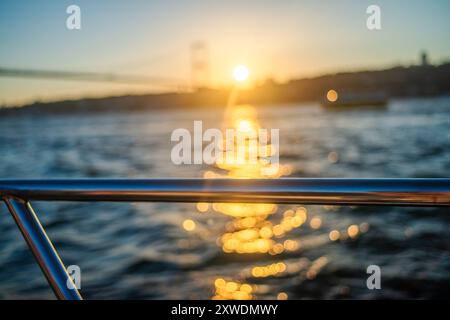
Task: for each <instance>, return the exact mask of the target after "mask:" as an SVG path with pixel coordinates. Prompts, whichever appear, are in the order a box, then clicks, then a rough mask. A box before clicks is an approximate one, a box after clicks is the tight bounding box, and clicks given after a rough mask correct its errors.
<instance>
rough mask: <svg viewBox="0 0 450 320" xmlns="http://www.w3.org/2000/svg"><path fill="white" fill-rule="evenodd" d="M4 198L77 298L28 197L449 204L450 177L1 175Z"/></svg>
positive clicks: (51, 271)
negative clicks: (57, 177) (50, 177)
mask: <svg viewBox="0 0 450 320" xmlns="http://www.w3.org/2000/svg"><path fill="white" fill-rule="evenodd" d="M0 198H1V199H3V200H4V201H5V203H6V205H7V206H8V209H9V211H10V213H11V214H12V216H13V218H14V220H15V222H16V224H17V226H18V227H19V229H20V231H21V232H22V235H23V237H24V239H25V241H26V242H27V244H28V246H29V248H30V250H31V251H32V253H33V255H34V256H35V258H36V261H37V263H38V264H39V266H40V267H41V269H42V271H43V273H44V275H45V277H46V278H47V281H48V282H49V284H50V286H51V287H52V289H53V291H54V292H55V295H56V296H57V297H58V298H59V299H70V300H79V299H81V295H80V293H79V292H78V290H77V289H76V287H75V285H74V284H73V282H71V281H72V279H71V277H70V276H69V275H68V273H67V270H66V268H65V267H64V264H63V263H62V261H61V259H60V258H59V255H58V253H57V251H56V249H55V248H54V247H53V244H52V243H51V241H50V239H49V238H48V236H47V234H46V233H45V230H44V228H43V227H42V225H41V223H40V222H39V219H38V217H37V215H36V213H35V212H34V211H33V208H32V207H31V204H30V203H29V201H30V200H45V201H47V200H49V201H55V200H56V201H58V200H65V201H169V202H200V201H201V202H246V203H250V202H260V203H280V204H281V203H301V204H333V205H394V206H450V179H300V178H287V179H75V180H66V179H65V180H1V179H0ZM70 283H71V284H72V285H70V286H69V285H68V284H70Z"/></svg>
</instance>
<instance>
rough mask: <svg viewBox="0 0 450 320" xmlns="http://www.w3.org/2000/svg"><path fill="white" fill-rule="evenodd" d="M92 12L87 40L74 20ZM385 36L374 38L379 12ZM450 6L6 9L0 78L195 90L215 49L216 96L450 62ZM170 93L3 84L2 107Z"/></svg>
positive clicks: (316, 3) (359, 3)
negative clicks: (51, 74) (248, 86)
mask: <svg viewBox="0 0 450 320" xmlns="http://www.w3.org/2000/svg"><path fill="white" fill-rule="evenodd" d="M72 4H76V5H78V6H79V7H80V9H81V30H69V29H67V28H66V19H67V17H68V14H67V13H66V8H67V7H68V6H69V5H72ZM371 4H376V5H378V6H379V7H380V8H381V30H376V31H370V30H368V29H367V27H366V19H367V17H368V14H367V13H366V9H367V7H368V6H369V5H371ZM449 31H450V1H448V0H427V1H425V0H421V1H419V0H395V1H392V0H387V1H384V0H371V1H365V0H340V1H330V0H310V1H306V0H305V1H300V0H283V1H280V0H278V1H275V0H273V1H264V0H258V1H257V0H240V1H236V0H227V1H214V0H208V1H200V0H189V1H186V0H184V1H179V0H166V1H156V0H153V1H140V0H134V1H124V0H70V1H65V0H60V1H54V0H48V1H45V0H41V1H32V0H28V1H26V0H15V1H8V0H0V48H1V49H0V68H23V69H49V70H62V71H87V72H108V73H110V72H113V73H117V74H135V75H145V76H158V77H164V78H174V79H179V81H180V82H183V83H189V81H190V80H191V62H190V61H191V60H190V47H191V44H192V43H194V42H196V41H202V42H204V43H206V44H207V47H208V52H209V59H208V61H209V75H210V84H211V85H212V86H216V87H220V86H226V85H230V83H231V81H232V79H231V74H232V68H233V66H235V65H237V64H244V65H247V66H248V67H249V69H250V76H251V78H250V80H251V81H252V82H254V83H256V82H260V81H263V80H264V79H266V78H274V79H275V80H277V81H288V80H289V79H292V78H302V77H311V76H315V75H321V74H324V73H332V72H338V71H348V70H359V69H372V68H373V69H380V68H385V67H390V66H393V65H398V64H402V65H411V64H417V63H418V62H419V54H420V52H421V51H422V50H426V51H427V52H428V55H429V58H430V61H431V63H435V64H438V63H442V62H443V61H450V32H449ZM157 90H167V88H166V89H163V88H162V87H156V86H149V85H136V84H116V83H98V82H96V83H93V82H75V81H61V80H46V79H19V78H0V105H14V104H23V103H29V102H32V101H37V100H40V101H48V100H58V99H67V98H80V97H97V96H107V95H120V94H127V93H143V92H148V91H157Z"/></svg>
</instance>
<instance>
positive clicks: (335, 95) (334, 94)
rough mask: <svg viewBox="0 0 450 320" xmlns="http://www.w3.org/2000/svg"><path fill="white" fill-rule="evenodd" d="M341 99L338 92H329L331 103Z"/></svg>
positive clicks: (328, 97)
mask: <svg viewBox="0 0 450 320" xmlns="http://www.w3.org/2000/svg"><path fill="white" fill-rule="evenodd" d="M338 98H339V95H338V93H337V91H336V90H329V91H328V92H327V100H328V101H330V102H335V101H337V99H338Z"/></svg>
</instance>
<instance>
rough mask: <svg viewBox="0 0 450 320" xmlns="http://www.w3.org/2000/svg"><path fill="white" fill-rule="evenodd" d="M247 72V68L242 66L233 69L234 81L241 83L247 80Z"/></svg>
mask: <svg viewBox="0 0 450 320" xmlns="http://www.w3.org/2000/svg"><path fill="white" fill-rule="evenodd" d="M249 73H250V72H249V71H248V68H247V67H246V66H244V65H242V64H241V65H238V66H236V67H234V69H233V77H234V80H236V81H238V82H242V81H245V80H247V78H248V75H249Z"/></svg>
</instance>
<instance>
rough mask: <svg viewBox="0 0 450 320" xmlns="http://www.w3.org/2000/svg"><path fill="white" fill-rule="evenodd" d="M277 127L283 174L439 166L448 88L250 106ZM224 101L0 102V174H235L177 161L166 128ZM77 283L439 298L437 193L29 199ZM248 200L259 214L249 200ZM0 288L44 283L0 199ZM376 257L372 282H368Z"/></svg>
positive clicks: (87, 292)
mask: <svg viewBox="0 0 450 320" xmlns="http://www.w3.org/2000/svg"><path fill="white" fill-rule="evenodd" d="M254 110H256V112H254V113H255V114H252V115H251V117H252V119H251V120H252V121H253V122H252V123H253V124H258V125H259V126H261V127H263V128H279V129H280V143H281V146H280V149H281V150H280V154H281V158H280V162H281V164H282V166H283V167H282V168H283V169H282V174H283V175H286V176H290V177H449V172H450V99H449V98H439V99H437V98H436V99H420V100H398V101H392V102H391V103H390V104H389V107H388V109H387V110H382V111H377V110H358V111H345V112H329V111H324V110H322V109H321V108H320V107H319V106H318V105H315V104H311V105H302V106H300V105H299V106H271V107H255V108H254ZM222 118H223V110H218V109H208V110H193V111H190V112H187V111H182V112H180V111H179V110H177V111H175V110H173V111H171V110H169V111H164V112H163V111H155V112H146V113H116V114H107V115H105V114H90V115H79V114H78V115H54V116H49V115H33V116H29V115H16V116H7V117H5V116H3V117H1V118H0V154H1V156H0V160H1V161H0V177H2V178H71V177H92V178H111V177H127V178H149V177H150V178H151V177H204V176H207V177H211V176H215V175H218V174H220V175H222V176H227V175H228V176H239V175H242V174H245V172H248V171H249V170H250V171H251V168H235V167H233V166H222V167H220V166H207V165H204V166H200V165H196V166H194V165H193V166H176V165H174V164H172V162H171V160H170V152H171V148H172V147H173V145H174V144H173V143H171V142H170V135H171V133H172V131H173V130H174V129H176V128H187V129H190V130H192V128H193V121H194V120H203V121H204V128H215V127H219V128H220V125H221V123H222V121H221V119H222ZM34 206H35V209H36V211H37V212H38V213H39V214H40V217H41V219H42V223H43V224H44V226H45V227H46V230H47V232H48V234H49V236H50V238H51V239H52V240H53V242H54V244H55V246H56V248H57V249H58V250H59V252H60V255H61V257H62V259H63V261H64V262H65V264H66V265H70V264H76V265H79V266H80V268H81V270H82V294H83V295H84V296H85V297H87V298H100V299H103V298H139V299H140V298H145V299H210V298H240V299H255V298H256V299H277V298H278V299H285V298H288V299H310V298H319V299H329V298H333V299H334V298H337V299H345V298H354V299H366V298H371V299H382V298H448V297H449V296H450V295H449V293H450V251H449V249H450V230H449V227H450V215H449V213H450V212H449V209H446V208H443V209H437V208H434V209H433V208H394V207H335V206H302V205H301V204H299V205H297V206H291V205H282V206H281V205H280V206H275V205H270V204H268V205H266V206H260V207H255V206H248V205H245V204H240V205H239V204H238V205H230V206H228V207H227V206H225V205H221V204H215V205H211V204H170V203H130V204H128V203H74V202H52V203H48V202H36V203H34ZM256 213H258V214H256ZM0 217H1V218H0V298H53V294H52V292H51V290H50V289H49V288H48V286H47V284H46V282H45V280H44V278H43V276H42V274H41V272H40V270H39V268H38V267H37V266H36V264H35V262H34V260H33V257H32V256H31V254H30V253H29V251H28V250H27V248H26V246H25V244H24V241H23V240H22V238H21V236H20V234H19V231H18V230H17V228H16V227H15V225H14V223H13V221H12V219H11V217H10V216H9V213H8V212H7V210H6V207H5V206H4V205H3V204H2V205H1V206H0ZM371 264H375V265H379V266H380V267H381V270H382V290H368V289H367V287H366V279H367V274H366V268H367V266H368V265H371Z"/></svg>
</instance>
